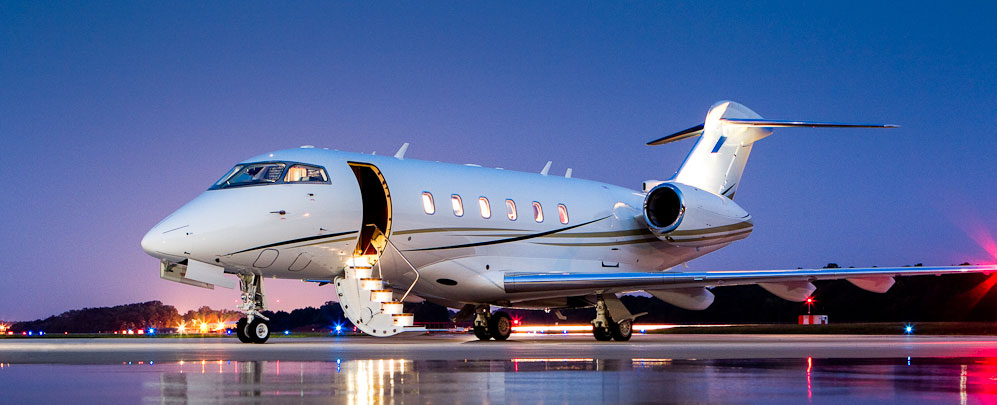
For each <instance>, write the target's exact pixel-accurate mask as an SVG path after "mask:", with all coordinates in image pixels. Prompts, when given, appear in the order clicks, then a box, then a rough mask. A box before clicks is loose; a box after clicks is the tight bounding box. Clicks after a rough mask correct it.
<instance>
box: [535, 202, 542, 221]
mask: <svg viewBox="0 0 997 405" xmlns="http://www.w3.org/2000/svg"><path fill="white" fill-rule="evenodd" d="M533 220H534V221H537V222H543V221H544V209H543V207H541V206H540V203H538V202H536V201H534V202H533Z"/></svg>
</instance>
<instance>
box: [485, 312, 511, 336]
mask: <svg viewBox="0 0 997 405" xmlns="http://www.w3.org/2000/svg"><path fill="white" fill-rule="evenodd" d="M488 334H489V335H491V336H492V338H493V339H495V340H506V339H508V338H509V335H511V334H512V318H511V317H509V314H507V313H505V312H503V311H498V312H496V313H494V314H492V316H490V317H489V318H488Z"/></svg>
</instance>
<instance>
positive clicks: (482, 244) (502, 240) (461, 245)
mask: <svg viewBox="0 0 997 405" xmlns="http://www.w3.org/2000/svg"><path fill="white" fill-rule="evenodd" d="M606 218H609V216H605V217H602V218H599V219H594V220H591V221H589V222H585V223H581V224H578V225H572V226H568V227H564V228H560V229H554V230H551V231H546V232H540V233H534V234H530V235H523V236H516V237H513V238H505V239H497V240H490V241H485V242H475V243H464V244H460V245H450V246H437V247H431V248H422V249H408V250H406V251H407V252H419V251H426V250H443V249H458V248H467V247H478V246H488V245H497V244H499V243H509V242H518V241H521V240H527V239H533V238H539V237H542V236H546V235H552V234H555V233H558V232H564V231H567V230H569V229H575V228H578V227H581V226H585V225H589V224H592V223H596V222H599V221H602V220H604V219H606Z"/></svg>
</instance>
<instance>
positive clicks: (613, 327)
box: [609, 319, 634, 342]
mask: <svg viewBox="0 0 997 405" xmlns="http://www.w3.org/2000/svg"><path fill="white" fill-rule="evenodd" d="M633 326H634V321H633V320H630V319H626V320H622V321H620V322H618V323H617V322H611V323H610V324H609V334H611V335H613V339H615V340H616V341H617V342H626V341H628V340H630V336H632V335H633V332H634V328H633Z"/></svg>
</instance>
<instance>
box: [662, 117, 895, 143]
mask: <svg viewBox="0 0 997 405" xmlns="http://www.w3.org/2000/svg"><path fill="white" fill-rule="evenodd" d="M719 121H720V123H721V124H723V125H728V126H737V127H761V128H794V127H796V128H899V127H900V126H899V125H894V124H856V123H848V122H825V121H793V120H766V119H755V118H721V119H720V120H719ZM704 129H705V124H699V125H696V126H694V127H691V128H686V129H683V130H681V131H679V132H676V133H674V134H670V135H667V136H664V137H661V138H658V139H655V140H653V141H651V142H648V143H647V145H648V146H657V145H664V144H666V143H671V142H675V141H681V140H683V139H689V138H695V137H697V136H700V135H702V134H703V130H704Z"/></svg>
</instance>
